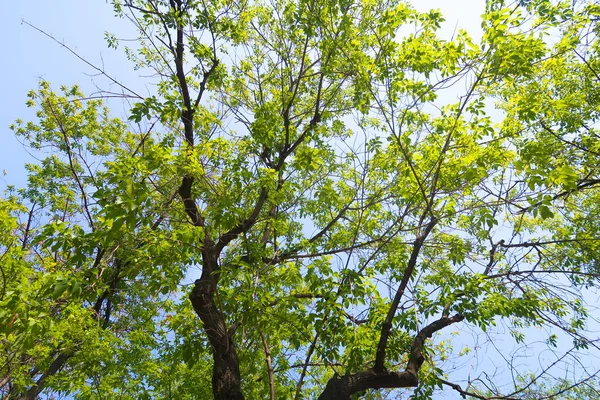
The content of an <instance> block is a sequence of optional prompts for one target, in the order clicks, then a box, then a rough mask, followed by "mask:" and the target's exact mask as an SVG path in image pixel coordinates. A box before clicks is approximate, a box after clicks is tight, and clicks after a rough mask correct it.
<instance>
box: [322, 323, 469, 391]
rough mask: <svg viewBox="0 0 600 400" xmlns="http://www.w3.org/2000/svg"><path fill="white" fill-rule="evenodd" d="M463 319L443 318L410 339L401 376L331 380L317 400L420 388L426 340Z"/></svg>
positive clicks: (380, 374)
mask: <svg viewBox="0 0 600 400" xmlns="http://www.w3.org/2000/svg"><path fill="white" fill-rule="evenodd" d="M463 319H464V316H463V315H461V314H456V315H455V316H453V317H442V318H440V319H439V320H437V321H434V322H432V323H431V324H429V325H427V326H426V327H425V328H423V329H422V330H421V331H420V332H419V333H418V334H417V336H416V337H415V338H414V339H413V343H412V347H411V351H410V356H409V359H408V362H407V364H406V369H405V370H404V371H403V372H393V371H388V370H385V369H383V370H381V371H375V369H369V370H366V371H361V372H358V373H355V374H352V375H346V376H342V377H339V376H334V377H333V378H331V379H330V380H329V382H327V386H326V387H325V390H324V391H323V393H321V395H320V396H319V400H350V398H351V396H352V395H353V394H355V393H359V392H363V391H365V390H368V389H383V388H388V389H393V388H402V387H415V386H417V385H418V384H419V376H418V373H419V370H420V368H421V366H422V365H423V362H424V361H425V357H424V356H423V345H424V344H425V340H427V339H428V338H430V337H431V336H432V335H433V334H434V333H435V332H437V331H439V330H441V329H443V328H445V327H447V326H449V325H451V324H453V323H456V322H460V321H462V320H463Z"/></svg>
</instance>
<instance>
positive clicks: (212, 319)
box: [190, 272, 244, 400]
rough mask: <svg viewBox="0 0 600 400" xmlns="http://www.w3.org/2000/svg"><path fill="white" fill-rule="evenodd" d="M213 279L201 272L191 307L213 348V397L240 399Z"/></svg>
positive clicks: (234, 363)
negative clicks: (200, 321) (215, 296)
mask: <svg viewBox="0 0 600 400" xmlns="http://www.w3.org/2000/svg"><path fill="white" fill-rule="evenodd" d="M215 290H216V281H215V279H214V277H213V276H211V275H210V274H206V273H204V272H203V274H202V278H201V279H198V280H196V282H195V285H194V289H193V290H192V292H191V293H190V301H191V302H192V306H193V307H194V310H195V311H196V313H197V314H198V316H199V317H200V319H201V320H202V323H203V324H204V331H205V332H206V335H207V336H208V340H209V342H210V344H211V345H212V349H213V376H212V388H213V395H214V398H215V400H243V399H244V395H243V394H242V389H241V377H240V364H239V360H238V356H237V353H236V351H235V347H234V344H233V341H232V340H231V337H230V336H229V335H228V333H227V327H226V326H225V321H224V319H223V315H222V314H221V311H220V310H219V308H218V307H217V305H216V304H215V300H214V295H215Z"/></svg>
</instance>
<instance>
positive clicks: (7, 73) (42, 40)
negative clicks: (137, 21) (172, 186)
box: [0, 0, 138, 187]
mask: <svg viewBox="0 0 600 400" xmlns="http://www.w3.org/2000/svg"><path fill="white" fill-rule="evenodd" d="M22 20H25V21H27V22H29V23H31V24H33V25H35V26H37V27H38V28H40V29H42V30H44V31H46V32H48V33H49V34H52V35H53V36H54V37H56V38H57V39H58V40H60V41H64V43H65V44H66V45H68V46H69V47H71V48H72V49H74V50H75V51H76V52H77V53H79V54H80V55H81V56H83V57H85V58H86V59H88V60H89V61H91V62H92V63H97V64H99V65H102V64H104V66H105V68H106V70H107V71H108V72H109V73H111V74H114V75H115V76H116V77H118V78H119V79H122V80H130V79H136V80H137V79H138V78H137V75H136V74H135V72H134V71H132V69H131V68H130V67H129V63H128V62H127V59H126V58H125V56H124V54H123V52H122V50H121V49H119V50H114V49H108V48H107V46H106V42H105V40H104V32H105V31H110V32H114V33H117V34H121V35H127V34H128V35H129V37H132V33H133V32H132V30H131V26H130V24H128V22H127V21H123V20H120V19H117V18H115V17H114V12H113V9H112V6H111V5H110V4H108V3H106V2H105V1H104V0H94V1H92V0H84V1H76V0H52V1H48V0H26V1H14V2H10V5H7V6H5V7H3V10H2V15H1V16H0V22H1V23H0V35H1V36H0V37H2V38H3V39H4V40H3V42H4V48H3V54H4V55H5V56H4V62H2V63H0V76H1V77H2V79H1V80H0V91H1V93H2V103H3V104H2V106H1V107H0V135H1V140H2V141H1V143H2V145H0V187H4V186H5V185H6V184H16V185H18V186H21V185H23V184H24V183H25V174H24V168H23V164H24V162H26V161H30V160H31V157H30V156H29V155H28V153H27V151H26V150H25V148H24V147H23V145H22V144H21V143H19V142H18V141H17V139H16V138H15V137H14V135H13V134H12V131H10V129H9V128H8V126H9V125H10V124H11V123H13V122H14V120H15V119H16V118H21V119H23V120H26V121H27V120H31V119H32V117H33V116H34V110H32V109H29V108H27V107H26V106H25V100H26V99H27V92H28V91H29V90H30V89H35V88H36V87H37V82H38V81H39V80H40V79H45V80H47V81H49V82H50V83H51V84H52V87H53V88H55V90H57V89H58V88H59V87H60V86H61V85H73V84H79V85H80V86H81V88H82V89H83V91H84V92H85V93H91V92H93V91H95V90H96V89H95V88H94V83H93V81H92V77H91V76H90V75H91V74H93V73H94V71H93V69H92V68H90V67H88V66H86V65H85V64H84V63H83V62H81V61H80V60H78V59H77V58H75V57H74V56H73V55H71V54H70V53H69V52H68V51H67V50H65V49H64V48H61V46H60V45H59V44H57V43H55V42H53V41H52V40H51V39H49V38H47V37H45V36H44V35H43V34H41V33H40V32H38V31H36V30H35V29H33V28H31V27H29V26H27V25H26V24H22ZM93 79H94V81H98V82H99V83H101V84H104V83H105V82H104V81H103V80H102V79H99V78H93ZM2 171H6V172H7V175H5V176H3V173H2Z"/></svg>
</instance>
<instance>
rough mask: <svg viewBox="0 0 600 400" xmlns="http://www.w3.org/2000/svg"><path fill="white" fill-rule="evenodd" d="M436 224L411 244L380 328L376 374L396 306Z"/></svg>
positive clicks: (382, 361)
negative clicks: (407, 258) (398, 284)
mask: <svg viewBox="0 0 600 400" xmlns="http://www.w3.org/2000/svg"><path fill="white" fill-rule="evenodd" d="M436 223H437V220H435V219H434V220H432V221H431V222H429V224H427V226H426V227H425V230H424V231H423V232H422V233H421V235H419V236H418V237H417V238H416V239H415V242H414V244H413V250H412V253H411V255H410V258H409V260H408V265H407V266H406V269H405V270H404V276H403V277H402V281H401V282H400V286H399V287H398V290H397V291H396V295H395V296H394V300H393V301H392V304H391V305H390V309H389V311H388V314H387V316H386V318H385V321H384V322H383V326H382V328H381V336H380V337H379V344H378V345H377V352H376V354H375V366H374V367H373V370H374V371H376V372H379V373H381V372H383V371H384V369H385V368H384V363H385V349H386V347H387V341H388V339H389V337H390V332H391V330H392V320H393V319H394V316H395V315H396V311H397V310H398V305H399V304H400V299H402V296H403V295H404V291H405V290H406V287H407V286H408V282H409V281H410V278H411V277H412V275H413V272H414V271H415V267H416V265H417V258H418V257H419V253H420V252H421V247H422V246H423V243H424V242H425V239H426V238H427V236H428V235H429V233H431V231H432V230H433V227H434V226H435V224H436Z"/></svg>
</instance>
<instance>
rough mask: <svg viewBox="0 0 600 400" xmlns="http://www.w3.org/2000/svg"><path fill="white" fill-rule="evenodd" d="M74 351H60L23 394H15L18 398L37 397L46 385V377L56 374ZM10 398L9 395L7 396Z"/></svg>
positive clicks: (20, 399)
mask: <svg viewBox="0 0 600 400" xmlns="http://www.w3.org/2000/svg"><path fill="white" fill-rule="evenodd" d="M73 355H74V353H60V354H59V355H58V356H57V357H56V358H55V359H54V361H52V363H51V364H50V366H49V367H48V369H47V370H46V371H45V372H44V373H43V374H42V376H41V377H40V378H39V379H38V380H37V382H36V383H35V385H33V386H32V387H31V388H29V390H27V392H26V393H24V394H23V395H19V396H16V398H17V399H19V400H34V399H36V398H37V397H38V395H39V394H40V393H41V392H42V390H44V387H45V386H46V379H48V378H49V377H51V376H53V375H54V374H56V373H57V372H58V371H60V369H61V368H62V367H63V366H64V365H65V364H66V362H67V361H68V360H69V358H71V357H73ZM9 398H10V397H9Z"/></svg>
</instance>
